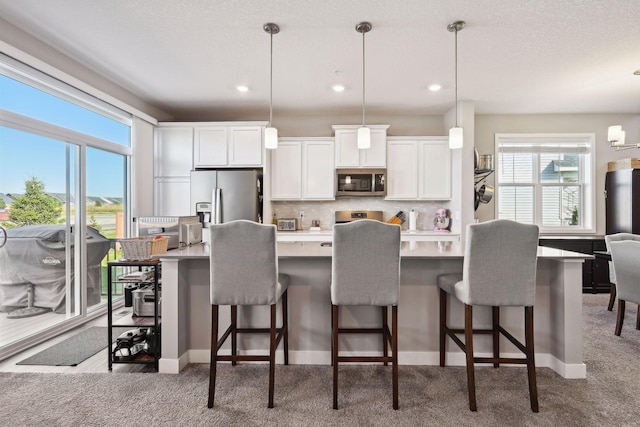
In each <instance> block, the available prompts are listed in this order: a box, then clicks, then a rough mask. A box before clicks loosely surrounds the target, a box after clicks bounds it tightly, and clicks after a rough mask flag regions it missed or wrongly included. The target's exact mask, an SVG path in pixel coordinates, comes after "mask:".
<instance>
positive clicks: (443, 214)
mask: <svg viewBox="0 0 640 427" xmlns="http://www.w3.org/2000/svg"><path fill="white" fill-rule="evenodd" d="M449 227H451V216H450V215H449V210H448V209H444V208H438V209H436V216H435V218H434V219H433V231H445V232H447V231H450V230H449Z"/></svg>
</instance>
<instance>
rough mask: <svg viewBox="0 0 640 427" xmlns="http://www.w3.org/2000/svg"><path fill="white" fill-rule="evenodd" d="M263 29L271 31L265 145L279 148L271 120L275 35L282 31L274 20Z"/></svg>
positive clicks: (270, 147)
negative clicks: (267, 119) (267, 117)
mask: <svg viewBox="0 0 640 427" xmlns="http://www.w3.org/2000/svg"><path fill="white" fill-rule="evenodd" d="M262 29H263V30H264V31H265V32H267V33H269V36H270V43H269V44H270V49H269V58H270V61H269V125H268V126H267V127H266V128H265V129H264V146H265V148H268V149H271V150H273V149H275V148H278V129H276V128H275V127H273V125H272V124H271V120H272V118H273V35H274V34H278V33H279V32H280V27H278V25H277V24H274V23H272V22H270V23H267V24H264V26H263V27H262Z"/></svg>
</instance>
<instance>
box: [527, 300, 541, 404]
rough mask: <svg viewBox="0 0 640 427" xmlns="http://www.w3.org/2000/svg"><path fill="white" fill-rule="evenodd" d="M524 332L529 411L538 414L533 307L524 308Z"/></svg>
mask: <svg viewBox="0 0 640 427" xmlns="http://www.w3.org/2000/svg"><path fill="white" fill-rule="evenodd" d="M524 331H525V342H526V350H527V352H526V355H527V373H528V376H529V399H530V400H531V410H532V411H533V412H538V385H537V383H536V362H535V350H534V345H533V307H525V308H524Z"/></svg>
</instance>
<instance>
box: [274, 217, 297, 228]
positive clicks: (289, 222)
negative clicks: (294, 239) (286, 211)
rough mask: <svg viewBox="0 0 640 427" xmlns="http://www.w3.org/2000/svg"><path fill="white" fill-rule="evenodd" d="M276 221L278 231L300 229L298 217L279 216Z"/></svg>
mask: <svg viewBox="0 0 640 427" xmlns="http://www.w3.org/2000/svg"><path fill="white" fill-rule="evenodd" d="M276 222H277V226H278V231H296V230H297V229H298V219H297V218H279V219H277V220H276Z"/></svg>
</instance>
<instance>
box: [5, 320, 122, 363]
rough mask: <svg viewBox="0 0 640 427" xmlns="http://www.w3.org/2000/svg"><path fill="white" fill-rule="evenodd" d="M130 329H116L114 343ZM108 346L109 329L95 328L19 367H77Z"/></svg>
mask: <svg viewBox="0 0 640 427" xmlns="http://www.w3.org/2000/svg"><path fill="white" fill-rule="evenodd" d="M127 329H130V328H114V329H113V341H115V339H116V338H118V336H119V335H120V333H122V332H124V331H125V330H127ZM106 346H107V328H106V327H101V326H93V327H91V328H88V329H84V330H82V331H80V332H79V333H77V334H75V335H73V336H71V337H69V338H67V339H66V340H64V341H60V342H59V343H57V344H54V345H52V346H51V347H49V348H46V349H44V350H42V351H41V352H39V353H36V354H34V355H33V356H31V357H28V358H26V359H24V360H21V361H20V362H18V363H16V364H17V365H47V366H76V365H78V364H79V363H81V362H83V361H85V360H87V359H88V358H90V357H91V356H93V355H94V354H96V353H97V352H99V351H100V350H102V349H103V348H105V347H106Z"/></svg>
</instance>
